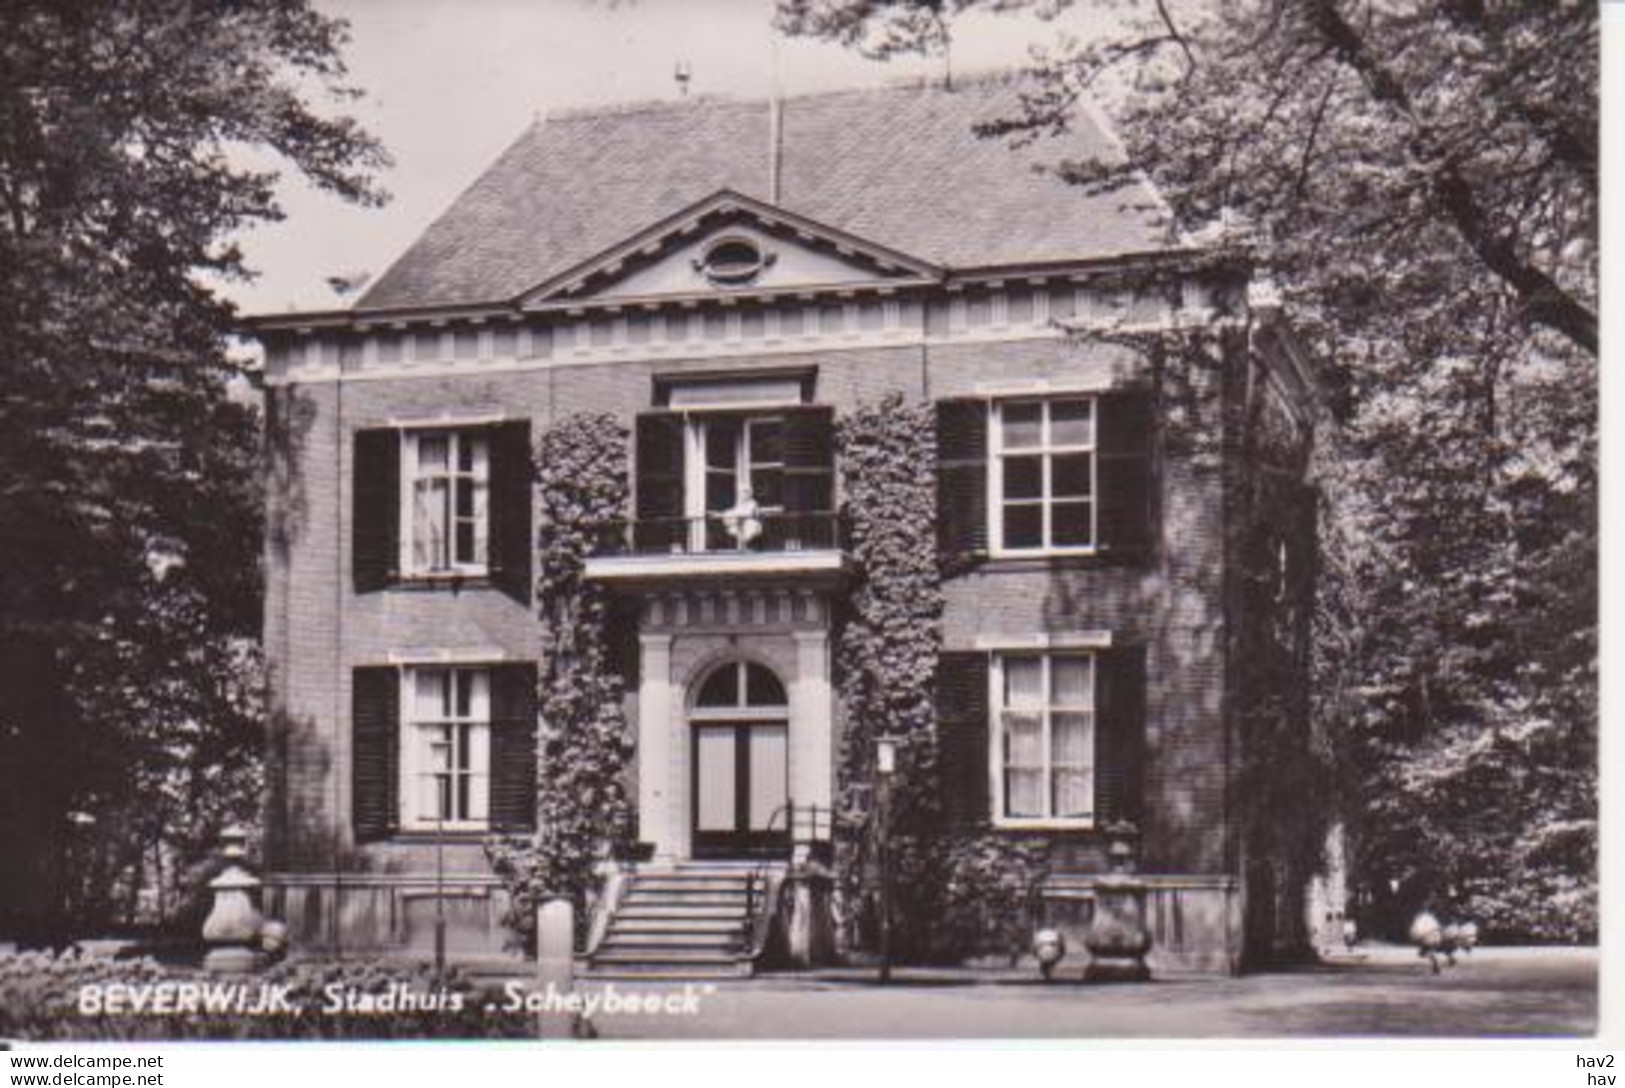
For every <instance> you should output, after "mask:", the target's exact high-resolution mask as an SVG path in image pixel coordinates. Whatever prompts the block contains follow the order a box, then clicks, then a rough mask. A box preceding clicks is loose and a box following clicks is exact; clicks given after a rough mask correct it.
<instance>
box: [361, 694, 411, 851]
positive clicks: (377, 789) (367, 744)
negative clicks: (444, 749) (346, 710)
mask: <svg viewBox="0 0 1625 1088" xmlns="http://www.w3.org/2000/svg"><path fill="white" fill-rule="evenodd" d="M352 687H353V690H352V692H351V712H350V716H351V729H352V734H351V746H350V747H351V750H350V770H351V779H350V820H351V823H352V825H353V826H354V829H355V839H356V842H373V841H376V840H378V839H382V838H386V837H388V836H389V835H390V834H391V833H393V832H394V830H395V828H396V827H397V826H399V818H400V780H401V684H400V673H399V672H398V671H397V670H396V669H395V668H394V667H392V666H381V667H369V668H361V669H356V670H355V672H354V674H353V684H352Z"/></svg>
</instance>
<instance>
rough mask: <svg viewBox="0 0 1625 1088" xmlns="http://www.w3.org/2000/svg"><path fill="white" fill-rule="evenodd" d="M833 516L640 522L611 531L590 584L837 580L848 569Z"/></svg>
mask: <svg viewBox="0 0 1625 1088" xmlns="http://www.w3.org/2000/svg"><path fill="white" fill-rule="evenodd" d="M844 562H845V561H844V557H843V556H842V554H841V551H840V548H839V546H838V530H837V522H836V516H835V514H834V513H832V512H820V513H804V512H799V511H798V512H795V513H784V512H767V511H764V512H759V513H754V514H751V515H749V516H735V515H728V514H706V515H703V516H700V517H685V518H641V519H638V520H636V521H629V522H622V523H620V524H617V525H614V526H612V527H610V528H608V529H607V530H606V532H605V534H604V537H603V541H602V543H601V545H600V546H599V548H598V549H597V550H596V552H595V554H594V555H593V556H592V557H591V558H589V559H588V560H587V566H586V576H587V577H588V578H592V579H596V580H599V581H604V582H613V583H616V584H633V583H648V582H655V581H665V580H667V579H728V580H730V581H731V580H735V579H739V578H750V577H785V576H791V577H794V578H796V579H797V580H798V581H799V580H802V579H811V580H815V581H816V580H822V579H833V578H834V577H837V576H838V575H839V574H840V572H841V570H842V568H843V565H844Z"/></svg>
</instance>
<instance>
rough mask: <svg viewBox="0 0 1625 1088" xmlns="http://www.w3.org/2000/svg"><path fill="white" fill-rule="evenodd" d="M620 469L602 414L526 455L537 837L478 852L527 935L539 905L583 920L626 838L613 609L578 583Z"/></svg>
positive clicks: (605, 527) (612, 524) (627, 739)
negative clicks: (546, 903)
mask: <svg viewBox="0 0 1625 1088" xmlns="http://www.w3.org/2000/svg"><path fill="white" fill-rule="evenodd" d="M626 465H627V431H626V428H625V427H624V426H622V425H621V423H620V422H619V421H618V420H616V419H615V418H614V417H613V416H608V415H590V414H581V415H572V416H566V417H565V418H563V419H561V420H559V421H558V422H557V423H555V424H554V425H553V426H552V427H550V428H549V429H548V430H547V431H545V432H544V433H543V434H542V436H541V439H540V441H539V443H538V445H537V449H536V499H537V501H538V503H539V505H540V527H539V529H538V532H537V560H538V562H537V581H536V601H537V616H538V619H539V621H540V623H541V636H542V637H541V668H540V689H539V692H538V710H539V718H540V721H539V722H538V726H537V784H536V786H537V789H536V805H537V812H536V817H537V819H536V827H537V829H538V830H537V831H536V832H535V833H534V834H532V835H530V836H528V837H511V836H510V837H504V838H494V839H492V840H490V841H488V843H487V844H486V853H487V855H488V856H489V857H490V859H491V863H492V866H493V868H494V869H495V871H496V873H497V875H498V876H499V877H501V878H502V880H503V882H504V883H505V884H506V885H507V887H508V890H509V892H510V894H511V895H512V898H513V906H512V910H511V912H510V917H509V918H508V923H509V925H510V927H511V928H513V929H515V930H516V931H518V932H519V933H521V934H524V935H526V936H527V937H528V936H529V934H530V933H531V931H532V929H533V926H534V918H535V908H536V905H537V903H538V902H540V901H541V899H543V898H544V897H550V896H568V897H569V898H571V899H573V900H575V902H576V906H577V918H578V921H584V919H585V910H584V909H583V908H584V906H585V900H586V897H587V894H588V893H589V891H590V890H591V887H592V880H593V868H594V866H595V864H596V863H597V862H598V861H599V860H600V859H601V858H602V857H604V856H605V854H606V853H608V852H610V851H612V850H614V849H616V848H618V847H620V846H621V845H623V844H624V843H625V842H626V841H627V840H628V839H629V838H630V836H631V834H632V824H633V820H632V802H631V799H630V797H629V796H628V792H627V788H626V775H627V768H628V765H629V763H630V761H631V758H632V753H633V742H632V735H631V731H630V728H629V726H628V723H627V721H626V716H625V714H624V713H623V711H622V695H623V681H622V678H621V676H620V675H619V673H618V672H617V670H616V667H615V655H614V648H613V641H612V640H613V623H614V616H613V610H612V607H611V602H610V600H609V596H608V592H607V591H606V590H605V589H603V588H602V587H601V586H598V585H595V584H593V583H591V582H589V581H587V580H586V578H585V577H584V575H583V572H584V569H585V565H586V560H587V557H588V556H589V555H591V554H592V553H593V551H594V550H595V549H596V548H597V547H598V546H599V545H600V544H601V543H602V542H604V541H605V540H606V539H609V538H610V537H611V536H612V534H613V533H615V532H616V531H617V530H618V527H619V526H620V525H621V524H623V523H624V520H625V518H626V515H627V500H628V494H629V488H628V482H627V471H626Z"/></svg>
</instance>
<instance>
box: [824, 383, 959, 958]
mask: <svg viewBox="0 0 1625 1088" xmlns="http://www.w3.org/2000/svg"><path fill="white" fill-rule="evenodd" d="M838 443H839V450H840V458H841V461H840V463H841V471H842V473H843V476H842V489H843V502H842V519H843V526H844V529H845V533H846V539H847V546H848V552H849V556H850V559H851V562H852V565H853V570H854V576H853V578H854V580H853V583H852V586H851V591H850V593H849V594H848V595H847V597H846V600H845V612H844V615H843V616H842V621H841V624H840V627H839V630H838V632H837V636H836V650H835V653H836V671H837V676H838V678H839V681H838V682H839V688H840V697H841V703H842V706H843V708H844V710H845V715H846V725H845V731H844V734H843V738H842V745H841V753H840V772H839V781H838V786H839V792H838V796H837V802H836V803H837V813H836V826H837V833H838V849H837V868H838V870H839V873H838V879H839V882H840V887H841V891H842V896H843V902H844V903H845V904H846V916H847V922H848V925H849V926H851V927H852V928H853V929H854V930H855V931H856V932H852V933H850V934H849V937H850V938H852V939H854V940H857V941H860V942H861V941H862V938H863V936H864V932H863V931H864V930H865V929H866V928H867V926H868V923H867V922H866V919H867V918H869V916H870V915H872V909H873V906H872V900H873V894H872V893H873V882H872V881H867V880H866V879H865V874H866V872H868V871H869V870H871V869H872V867H873V863H874V854H875V846H876V827H875V823H874V819H873V817H874V811H875V801H876V799H875V794H874V782H875V776H874V760H875V741H876V739H877V738H878V737H881V736H892V737H897V738H899V739H900V740H901V744H900V746H899V752H898V769H897V773H896V775H895V777H894V779H893V781H894V783H895V785H894V787H893V793H892V797H891V803H890V809H889V811H890V821H889V834H888V836H887V840H888V842H889V843H890V844H891V850H892V857H893V863H894V867H895V870H896V871H897V872H898V873H900V874H913V876H915V877H918V878H919V879H899V880H897V881H896V885H897V886H898V887H899V888H903V889H909V888H921V887H923V886H924V885H925V884H930V883H932V881H930V880H927V879H925V878H926V876H927V874H926V872H925V871H924V870H925V869H927V868H931V867H933V866H931V863H930V860H929V858H928V857H927V856H926V855H927V854H928V853H929V852H930V840H931V836H932V834H933V829H934V827H935V825H936V824H937V822H938V821H936V820H935V819H934V818H933V817H934V816H935V815H936V812H937V801H938V794H937V790H936V788H935V787H936V734H935V722H934V717H935V711H934V705H933V694H934V688H935V676H936V669H937V654H938V647H939V645H940V641H941V632H940V626H941V618H942V577H941V572H940V570H939V569H938V561H937V551H936V548H935V546H934V541H935V533H936V506H937V502H936V476H935V465H936V425H935V419H934V417H933V415H932V413H931V409H930V406H929V405H923V404H909V403H907V402H905V401H904V400H903V398H902V397H901V396H897V395H893V396H890V397H887V398H885V399H884V400H881V401H879V402H878V403H875V404H872V405H868V406H865V407H862V408H860V409H858V410H857V411H855V412H852V413H851V414H849V415H847V416H846V417H845V418H844V419H842V421H841V424H840V430H839V434H838ZM894 913H895V916H896V917H897V918H898V920H899V922H900V923H902V924H905V925H906V919H907V918H909V917H912V916H913V915H914V914H915V913H917V912H914V911H911V910H910V909H909V906H908V904H907V903H902V902H900V903H899V904H898V909H897V910H896V911H895V912H894Z"/></svg>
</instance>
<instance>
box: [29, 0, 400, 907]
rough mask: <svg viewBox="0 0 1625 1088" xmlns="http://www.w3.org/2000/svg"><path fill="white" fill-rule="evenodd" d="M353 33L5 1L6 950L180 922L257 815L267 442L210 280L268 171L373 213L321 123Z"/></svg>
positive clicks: (353, 165) (287, 7) (359, 167)
mask: <svg viewBox="0 0 1625 1088" xmlns="http://www.w3.org/2000/svg"><path fill="white" fill-rule="evenodd" d="M345 33H346V32H345V27H344V24H343V23H342V22H340V21H337V20H334V19H330V18H328V17H326V16H322V15H319V14H317V13H315V12H313V11H311V10H310V9H309V8H308V7H307V5H306V4H304V3H301V2H296V0H288V2H278V0H259V2H247V3H243V2H231V3H227V2H223V0H222V2H206V0H197V2H193V3H189V4H179V5H177V4H169V3H161V2H157V0H131V2H112V0H104V2H89V0H87V2H83V3H74V4H56V3H48V2H43V0H41V2H33V3H30V2H18V3H10V4H6V5H4V7H3V8H0V367H3V372H0V373H3V378H0V480H3V481H4V482H3V484H0V555H3V558H4V562H3V563H0V763H3V766H0V778H3V781H4V782H5V788H4V790H3V791H0V798H3V799H0V885H3V886H5V887H6V888H7V889H8V894H7V895H6V896H5V897H4V898H5V902H4V904H3V905H0V911H3V913H0V931H3V932H7V933H8V934H10V933H15V934H18V935H22V936H36V937H44V936H52V935H57V936H60V935H63V934H65V933H67V932H69V931H71V930H74V929H82V928H84V927H86V926H91V925H100V924H105V923H107V922H108V921H111V920H115V919H125V920H127V919H129V918H130V917H131V916H132V915H134V914H135V913H136V908H137V907H138V906H141V904H140V903H138V895H139V893H140V892H141V891H142V890H143V889H149V890H150V889H152V888H154V887H156V888H158V889H160V891H159V895H158V903H157V904H155V905H157V906H162V907H164V908H165V909H168V908H169V907H171V906H172V905H173V904H172V902H166V901H165V900H166V895H165V892H164V891H163V890H162V889H167V890H168V891H170V892H172V891H174V890H175V888H176V886H177V879H176V877H177V874H178V872H179V871H180V870H181V869H182V868H183V867H184V866H185V865H187V864H188V863H189V862H190V861H192V860H193V859H195V858H197V857H198V856H199V855H200V854H201V853H202V852H203V851H204V850H206V849H207V848H208V847H209V846H210V845H212V840H213V835H214V832H215V831H216V830H217V829H218V827H219V825H220V824H221V823H222V822H224V821H225V820H227V819H233V818H243V817H251V816H253V815H254V814H255V810H256V808H257V804H258V798H257V795H258V788H257V767H258V758H257V753H258V746H259V735H260V723H259V717H258V705H259V704H258V698H259V695H258V682H257V661H258V651H257V645H256V643H257V638H258V633H259V610H260V574H259V566H258V562H259V553H260V549H261V546H262V541H261V533H260V500H259V494H258V474H259V468H258V452H257V450H258V441H259V438H258V426H259V420H258V413H257V410H256V409H255V408H254V407H253V405H252V404H251V397H250V393H251V386H250V381H249V379H250V377H251V373H250V371H249V370H248V368H247V366H246V364H245V362H244V361H243V360H241V359H238V358H235V357H233V356H232V355H231V353H230V351H229V345H228V339H227V338H228V336H229V334H230V332H231V322H232V309H231V307H230V305H229V304H228V303H227V302H226V301H224V300H223V299H222V298H221V297H219V296H218V295H217V294H216V293H215V292H214V290H212V289H211V287H210V286H209V285H208V281H209V280H211V279H212V280H213V281H219V280H222V279H231V278H235V277H243V276H246V275H248V270H247V269H246V268H245V267H244V265H243V260H242V255H241V253H240V252H239V250H238V248H237V247H236V245H235V244H234V243H233V241H232V239H233V237H234V236H235V235H236V234H237V233H238V232H239V231H241V230H242V229H244V228H245V227H247V226H250V225H252V224H254V223H257V222H265V221H270V220H274V219H276V218H278V217H279V216H280V211H279V209H278V207H277V203H276V200H275V185H276V183H277V180H278V174H277V172H276V171H275V169H273V164H274V162H275V161H276V159H277V158H278V157H280V159H281V160H283V161H286V162H288V163H291V164H292V165H293V166H294V167H295V168H297V170H299V171H300V172H301V173H302V174H303V175H304V176H305V177H306V178H308V179H309V180H310V181H312V182H313V183H314V184H316V185H318V186H320V187H322V188H324V189H326V190H328V191H331V192H333V193H335V194H337V195H338V196H340V197H342V198H345V199H349V200H354V201H360V202H363V203H372V202H376V201H378V200H381V199H382V194H381V193H380V192H379V191H378V190H377V189H375V188H374V186H373V183H372V182H371V181H370V180H369V178H370V175H371V172H372V171H373V170H375V169H376V168H378V167H380V166H381V165H382V164H383V163H384V161H385V159H384V156H383V153H382V151H381V149H380V148H379V146H378V145H377V144H376V143H375V142H374V141H373V140H372V139H371V138H370V137H368V136H367V135H366V134H365V133H363V132H362V131H361V130H360V129H359V128H358V127H357V126H356V124H355V123H354V122H353V121H351V120H348V119H346V118H343V117H337V118H330V117H324V116H322V115H320V114H319V113H318V112H316V110H315V108H314V107H313V106H312V105H311V103H310V102H309V101H308V100H307V97H308V96H309V95H311V94H313V93H317V92H320V91H326V92H329V93H330V96H332V97H334V100H335V101H341V102H342V101H344V100H346V99H347V98H349V97H350V96H352V95H353V93H354V92H352V91H349V90H347V89H346V88H345V87H344V85H343V77H344V74H345V69H344V66H343V63H342V60H341V59H340V49H341V47H342V46H343V44H344V41H345ZM250 162H257V163H259V164H260V165H258V166H250V165H246V164H247V163H250ZM155 866H156V867H157V869H158V872H156V873H155V872H154V867H155ZM153 905H154V904H148V906H153Z"/></svg>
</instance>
